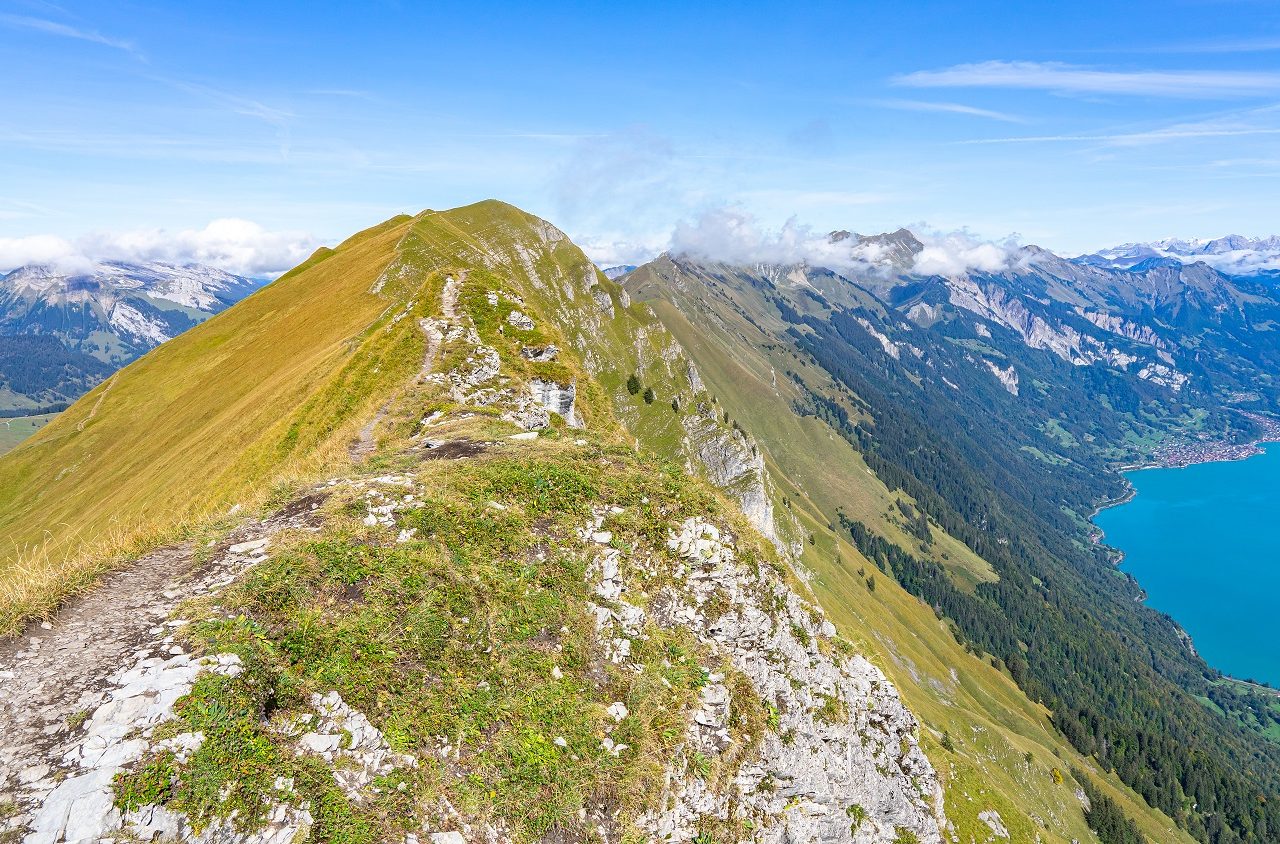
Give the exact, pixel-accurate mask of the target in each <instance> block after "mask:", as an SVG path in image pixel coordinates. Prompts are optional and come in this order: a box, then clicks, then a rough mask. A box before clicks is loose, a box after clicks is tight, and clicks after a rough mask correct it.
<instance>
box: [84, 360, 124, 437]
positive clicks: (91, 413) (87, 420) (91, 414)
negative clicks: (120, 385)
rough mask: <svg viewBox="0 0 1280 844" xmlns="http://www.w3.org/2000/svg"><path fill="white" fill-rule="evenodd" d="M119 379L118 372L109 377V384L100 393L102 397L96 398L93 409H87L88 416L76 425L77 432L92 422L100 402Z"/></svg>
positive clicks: (100, 404) (100, 405)
mask: <svg viewBox="0 0 1280 844" xmlns="http://www.w3.org/2000/svg"><path fill="white" fill-rule="evenodd" d="M119 377H120V373H119V372H117V373H116V374H115V375H112V376H111V382H110V383H108V384H107V388H106V389H105V390H103V391H102V395H100V396H98V400H97V401H96V402H94V403H93V407H92V408H90V409H89V415H88V416H86V417H85V418H83V419H81V420H80V424H78V425H76V430H77V431H83V430H84V426H85V425H87V424H89V423H90V422H91V421H93V417H95V416H97V415H98V408H100V407H102V400H103V399H105V398H106V397H107V394H108V393H110V392H111V388H112V387H114V386H115V385H116V379H117V378H119Z"/></svg>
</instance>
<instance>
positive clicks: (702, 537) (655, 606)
mask: <svg viewBox="0 0 1280 844" xmlns="http://www.w3.org/2000/svg"><path fill="white" fill-rule="evenodd" d="M582 535H583V537H584V541H587V542H591V541H598V539H599V537H598V523H595V524H590V525H587V526H586V528H584V530H583V531H582ZM668 546H669V548H670V549H671V551H672V552H673V553H674V554H675V555H676V556H677V558H678V559H679V560H680V564H679V565H677V566H676V567H675V569H674V570H673V571H672V572H671V575H672V578H673V585H672V586H669V587H667V588H665V589H663V590H662V592H661V593H660V594H659V595H658V596H656V597H652V596H650V597H649V598H647V599H646V598H641V597H640V596H641V594H642V589H643V586H642V583H643V581H645V580H647V579H648V578H650V577H652V574H651V573H650V569H649V567H648V564H647V562H646V561H644V560H633V559H629V558H628V557H627V556H626V555H625V554H623V553H621V552H620V551H619V550H618V549H613V548H607V549H602V550H601V551H600V552H598V553H597V556H596V562H595V563H594V564H593V565H592V566H591V567H590V568H589V569H588V577H589V578H591V579H592V582H593V584H594V586H595V591H596V594H597V595H599V596H600V598H601V601H602V604H603V605H602V606H599V607H597V608H596V622H597V627H598V629H599V630H600V633H601V635H602V636H603V637H606V638H607V639H608V640H609V641H610V643H611V645H610V647H611V650H612V652H613V653H615V654H619V655H621V656H620V659H619V661H625V654H627V653H629V651H630V649H631V643H632V642H633V641H634V640H636V639H638V638H641V637H644V636H645V635H646V632H645V631H646V630H647V629H649V628H650V626H654V625H656V626H660V627H680V628H683V629H687V630H690V631H692V632H694V634H695V635H696V636H697V637H698V639H699V640H700V641H701V642H703V643H704V644H706V645H708V646H710V648H711V649H712V653H714V654H716V655H719V656H721V657H723V658H724V659H726V660H727V661H728V663H729V664H730V665H731V667H732V670H733V671H734V672H735V673H736V674H737V675H739V676H740V678H742V679H745V681H746V682H747V684H748V685H749V688H750V692H749V693H750V694H753V695H754V696H755V697H756V698H757V699H758V701H760V702H762V704H763V706H764V707H765V710H766V712H767V713H768V716H767V719H766V723H765V724H764V725H761V727H760V730H761V732H760V733H759V734H755V735H743V734H740V733H737V732H735V728H734V726H733V724H732V721H731V718H730V712H731V711H732V710H733V709H734V707H735V706H738V705H741V704H742V703H743V702H741V701H738V702H735V695H742V694H748V692H746V691H745V690H744V689H743V687H742V686H741V684H738V683H734V682H732V678H730V677H728V676H726V675H725V674H723V673H712V674H710V675H709V676H708V677H707V685H706V686H704V687H703V689H702V691H701V694H700V701H699V707H698V709H697V710H696V711H695V713H694V715H693V717H692V719H691V721H690V723H689V727H688V731H687V734H686V737H685V744H684V746H683V748H682V749H681V751H680V752H679V753H678V754H677V756H676V758H675V759H673V760H672V762H671V764H670V765H669V766H668V770H667V774H666V785H665V788H664V793H663V794H662V796H661V798H660V799H657V800H655V801H653V808H652V809H650V810H649V811H647V812H645V813H644V814H643V815H642V816H641V818H640V820H639V826H640V827H641V828H642V829H643V830H644V831H645V832H647V833H648V834H649V835H651V836H653V837H654V838H656V839H658V840H662V841H669V842H687V841H691V840H694V839H695V837H696V836H697V830H698V828H699V824H702V823H705V822H706V821H707V820H708V819H713V820H715V821H717V822H719V823H721V824H727V825H735V824H738V825H742V826H743V827H744V828H746V829H750V830H753V833H751V834H750V835H749V836H745V837H750V838H752V839H753V840H756V841H760V842H795V841H802V842H808V841H823V842H840V841H850V842H892V841H901V840H904V839H905V835H906V834H911V835H914V836H915V838H916V840H919V841H921V842H925V843H926V844H939V843H940V842H941V841H942V836H941V833H940V829H939V816H940V814H941V799H942V797H941V795H942V792H941V787H940V785H939V783H938V779H937V776H936V775H935V773H934V771H933V768H932V767H931V766H930V764H929V761H928V759H927V758H926V757H925V755H924V753H923V752H922V751H921V750H920V747H919V744H918V741H917V733H918V725H917V724H916V721H915V719H914V718H913V717H912V715H911V713H910V712H908V711H907V709H906V707H905V706H904V705H903V703H902V701H901V699H899V697H898V694H897V692H896V690H894V688H893V686H892V684H891V683H890V682H889V681H888V680H887V678H886V677H885V675H884V674H883V673H882V672H881V671H880V670H879V669H877V668H876V667H875V666H873V665H872V664H871V663H869V662H868V661H867V660H866V659H864V658H862V657H860V656H848V655H844V654H842V653H841V652H840V650H839V649H838V648H836V647H834V646H833V645H834V641H833V637H834V635H835V628H834V627H833V626H832V625H831V623H830V622H828V621H826V620H825V619H823V618H822V616H821V614H820V613H819V612H818V611H817V610H816V609H815V608H814V607H813V606H811V605H809V604H808V603H806V602H805V601H803V600H802V599H801V598H800V597H799V596H798V595H796V594H795V593H794V592H793V591H791V590H790V589H789V588H787V587H786V586H785V584H783V583H782V582H781V581H780V579H778V578H777V576H776V575H774V574H772V573H770V570H769V569H768V567H766V566H759V567H755V568H754V569H752V568H749V567H747V566H744V565H742V564H741V563H740V562H739V561H738V558H737V553H736V550H735V547H734V539H733V537H732V536H731V535H730V534H727V533H725V532H724V531H722V530H721V529H720V528H719V527H717V526H716V525H714V524H712V523H710V522H708V521H705V520H703V519H701V518H689V519H686V520H685V521H683V522H682V523H680V524H679V525H676V526H675V527H673V529H672V531H671V534H670V537H669V539H668ZM734 689H737V691H734ZM734 751H737V752H734ZM718 766H722V767H718Z"/></svg>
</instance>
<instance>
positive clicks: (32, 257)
mask: <svg viewBox="0 0 1280 844" xmlns="http://www.w3.org/2000/svg"><path fill="white" fill-rule="evenodd" d="M27 264H40V265H44V266H50V267H53V268H55V269H57V270H58V271H59V272H67V273H75V272H84V271H86V270H88V269H89V268H90V267H92V266H93V261H91V260H89V259H88V258H86V257H85V256H84V254H83V253H82V252H81V251H80V250H79V249H77V248H76V247H75V246H73V245H72V244H71V243H70V242H69V241H67V240H65V239H64V238H61V237H57V236H55V235H51V234H37V235H31V236H29V237H0V272H8V271H9V270H12V269H14V268H16V267H21V266H25V265H27Z"/></svg>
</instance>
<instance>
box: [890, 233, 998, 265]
mask: <svg viewBox="0 0 1280 844" xmlns="http://www.w3.org/2000/svg"><path fill="white" fill-rule="evenodd" d="M916 237H918V238H919V239H920V240H921V241H922V242H923V243H924V249H921V250H920V252H919V253H918V254H917V255H916V259H915V263H914V264H913V266H912V271H913V272H915V273H918V274H920V275H943V276H959V275H964V274H965V273H968V272H983V273H995V272H1000V271H1001V270H1003V269H1005V268H1006V267H1008V266H1009V262H1010V259H1011V258H1012V255H1013V251H1014V250H1015V249H1016V248H1017V244H1016V242H1015V241H1014V239H1013V238H1012V237H1010V238H1008V239H1006V240H1005V241H1003V242H999V243H996V242H992V241H989V240H981V239H979V238H976V237H974V236H973V235H971V234H969V233H968V232H949V233H946V234H937V233H930V234H926V235H923V236H921V235H919V234H917V235H916Z"/></svg>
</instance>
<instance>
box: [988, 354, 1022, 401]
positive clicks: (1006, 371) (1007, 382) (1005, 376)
mask: <svg viewBox="0 0 1280 844" xmlns="http://www.w3.org/2000/svg"><path fill="white" fill-rule="evenodd" d="M982 362H983V363H985V364H986V365H987V369H989V370H991V374H992V375H994V376H995V377H996V380H998V381H999V382H1000V383H1001V384H1003V385H1004V388H1005V389H1006V390H1008V391H1009V392H1010V393H1011V394H1012V395H1015V396H1016V395H1017V394H1018V370H1016V369H1014V368H1013V364H1010V365H1009V366H1007V367H1005V368H1003V369H1001V368H1000V366H999V365H998V364H996V363H995V362H994V361H989V360H983V361H982Z"/></svg>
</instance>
